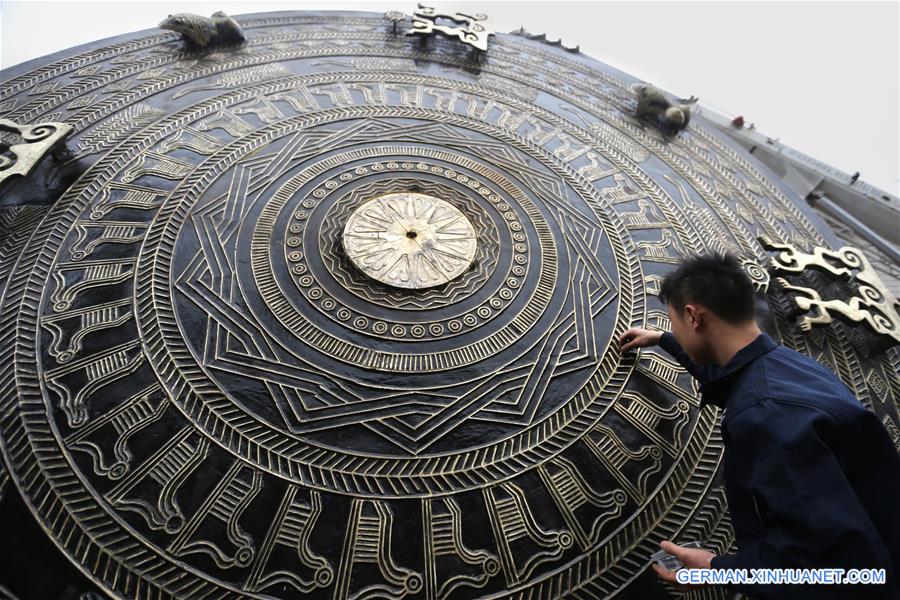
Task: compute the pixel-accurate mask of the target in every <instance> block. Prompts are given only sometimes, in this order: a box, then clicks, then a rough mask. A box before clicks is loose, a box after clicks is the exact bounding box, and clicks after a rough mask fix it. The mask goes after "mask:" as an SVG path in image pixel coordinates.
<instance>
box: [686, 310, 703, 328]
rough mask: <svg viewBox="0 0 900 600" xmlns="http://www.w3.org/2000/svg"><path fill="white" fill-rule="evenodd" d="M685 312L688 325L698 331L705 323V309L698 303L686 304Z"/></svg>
mask: <svg viewBox="0 0 900 600" xmlns="http://www.w3.org/2000/svg"><path fill="white" fill-rule="evenodd" d="M684 313H685V318H684V320H685V322H686V323H687V324H688V327H690V328H691V329H693V330H694V331H697V329H699V328H700V326H701V325H702V324H703V311H702V310H701V309H700V307H699V306H697V305H696V304H685V306H684Z"/></svg>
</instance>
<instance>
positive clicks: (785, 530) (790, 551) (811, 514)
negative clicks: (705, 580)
mask: <svg viewBox="0 0 900 600" xmlns="http://www.w3.org/2000/svg"><path fill="white" fill-rule="evenodd" d="M833 427H834V422H833V421H832V417H830V416H828V415H827V414H825V413H822V412H819V411H816V410H815V409H812V408H809V407H805V406H798V405H793V404H787V403H780V402H777V401H773V400H771V399H763V400H762V402H760V403H759V404H758V405H755V406H752V407H750V408H748V409H746V410H744V411H743V412H742V413H740V414H739V415H737V416H736V417H734V418H733V420H732V422H731V424H730V425H729V435H730V442H729V444H730V446H731V447H732V448H733V449H734V450H736V451H737V452H739V453H740V454H739V455H740V457H741V465H740V466H739V467H737V468H740V469H742V470H744V471H745V473H746V478H745V479H744V481H745V482H746V483H745V485H746V488H747V489H748V491H749V492H751V493H753V494H754V495H755V496H756V497H758V498H760V499H761V500H762V507H761V509H760V510H761V513H762V514H761V515H760V516H761V518H762V519H763V520H764V525H765V529H766V531H765V535H764V536H763V537H762V538H760V539H759V540H757V541H756V542H754V543H752V544H748V545H746V546H745V547H741V548H739V550H738V552H737V553H736V554H731V555H725V556H716V557H715V558H713V559H712V561H711V567H712V568H714V569H748V572H749V570H750V569H758V568H777V569H782V568H832V567H840V568H845V569H847V568H886V569H888V570H890V562H891V559H890V556H888V555H887V553H886V550H885V548H884V545H883V544H882V543H881V542H880V539H879V534H878V532H877V531H876V530H875V527H874V525H873V524H872V521H871V519H870V518H869V516H868V514H867V512H866V510H865V508H864V507H863V506H862V505H861V504H860V502H859V500H858V498H857V496H856V494H855V492H854V491H853V488H852V487H851V486H850V484H849V483H848V481H847V478H846V476H845V475H844V473H843V471H842V470H841V466H840V464H839V463H838V461H837V458H836V457H835V456H834V454H833V453H832V451H831V449H830V448H829V446H828V444H827V443H826V442H825V441H824V439H823V438H827V437H828V436H829V430H830V429H832V428H833ZM738 449H739V450H738ZM734 587H735V588H736V589H738V590H740V591H743V592H745V593H748V594H751V595H753V596H754V597H758V598H767V597H769V595H770V594H772V595H774V594H775V591H776V589H775V586H734ZM779 591H780V593H782V594H783V593H784V590H783V589H780V590H779ZM832 591H837V590H832Z"/></svg>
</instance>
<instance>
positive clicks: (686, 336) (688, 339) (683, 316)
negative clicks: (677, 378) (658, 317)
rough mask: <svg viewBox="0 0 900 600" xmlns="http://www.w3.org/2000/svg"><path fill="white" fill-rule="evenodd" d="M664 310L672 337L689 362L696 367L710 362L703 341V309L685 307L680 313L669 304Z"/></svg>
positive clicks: (709, 356) (707, 345)
mask: <svg viewBox="0 0 900 600" xmlns="http://www.w3.org/2000/svg"><path fill="white" fill-rule="evenodd" d="M666 308H667V310H668V312H669V321H671V323H672V335H673V336H675V339H676V340H677V341H678V343H679V345H681V347H682V348H683V349H684V351H685V352H687V355H688V356H689V357H690V358H691V360H692V361H694V362H695V363H697V364H698V365H702V364H706V363H708V362H710V361H711V360H712V358H711V352H710V350H709V344H707V342H706V339H705V333H706V329H705V327H704V323H703V319H704V316H705V314H704V313H705V312H706V311H705V309H703V307H701V306H698V305H696V304H688V305H686V306H685V307H684V309H683V310H682V311H681V312H680V313H679V311H677V310H676V309H675V307H674V306H672V305H671V304H669V305H667V307H666Z"/></svg>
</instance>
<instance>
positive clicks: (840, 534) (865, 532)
mask: <svg viewBox="0 0 900 600" xmlns="http://www.w3.org/2000/svg"><path fill="white" fill-rule="evenodd" d="M659 345H660V346H661V347H662V348H663V349H664V350H666V351H667V352H668V353H669V354H671V355H672V356H673V357H674V358H675V359H676V360H677V361H678V362H679V363H681V365H682V366H684V367H685V368H686V369H687V370H688V372H690V373H691V374H692V375H693V376H694V377H695V378H697V380H698V381H699V382H700V391H701V394H702V397H701V407H702V406H705V405H706V404H714V405H716V406H718V407H720V408H722V409H723V411H724V412H723V413H722V425H721V429H722V439H723V442H724V445H725V452H724V458H723V474H724V478H725V492H726V495H727V498H728V507H729V512H730V515H731V523H732V525H733V527H734V532H735V537H736V538H737V546H738V552H737V554H730V555H727V556H717V557H715V558H714V559H713V561H712V567H713V568H715V569H741V568H745V569H748V572H749V570H750V569H755V568H778V569H793V568H830V567H840V568H845V569H851V568H867V569H868V568H875V569H880V568H883V569H885V572H886V575H887V583H886V584H885V585H857V586H854V587H845V586H839V587H837V586H829V585H816V586H802V587H798V586H797V585H777V586H776V585H772V586H765V587H760V586H734V587H735V588H736V589H739V590H740V591H742V592H744V593H746V594H750V595H752V596H753V597H754V598H842V599H843V598H857V597H859V598H866V599H875V598H878V599H881V598H890V599H892V600H893V599H896V598H900V585H898V581H897V575H898V574H900V455H898V452H897V449H896V448H895V447H894V444H893V443H892V442H891V439H890V437H889V436H888V433H887V431H886V430H885V428H884V425H882V423H881V422H880V421H879V420H878V417H877V416H876V415H875V414H874V413H872V412H871V411H869V410H867V409H866V408H865V407H863V406H862V405H861V404H860V403H859V401H858V400H857V399H856V398H855V397H854V395H853V394H852V393H851V392H850V390H849V389H848V388H847V386H845V385H844V384H843V382H841V381H840V379H838V378H837V377H836V376H835V375H834V373H832V372H831V371H829V370H828V369H826V368H825V367H823V366H822V365H820V364H819V363H817V362H815V361H814V360H812V359H811V358H809V357H807V356H805V355H803V354H800V353H799V352H795V351H794V350H791V349H789V348H786V347H784V346H781V345H778V344H776V343H775V341H774V340H772V338H771V337H770V336H769V335H767V334H765V333H763V334H761V335H760V336H758V337H757V338H756V339H755V340H754V341H753V342H751V343H750V344H748V345H746V346H744V347H743V348H742V349H741V350H739V351H738V352H737V354H735V355H734V357H733V358H732V359H731V360H730V361H729V362H728V364H726V365H724V366H718V365H697V364H695V363H693V362H692V361H691V359H690V358H689V357H688V356H687V354H686V353H685V352H684V350H683V349H682V348H681V346H680V345H679V344H678V342H677V341H676V340H675V337H674V336H673V335H672V334H671V333H668V332H666V333H664V334H663V335H662V338H661V339H660V342H659Z"/></svg>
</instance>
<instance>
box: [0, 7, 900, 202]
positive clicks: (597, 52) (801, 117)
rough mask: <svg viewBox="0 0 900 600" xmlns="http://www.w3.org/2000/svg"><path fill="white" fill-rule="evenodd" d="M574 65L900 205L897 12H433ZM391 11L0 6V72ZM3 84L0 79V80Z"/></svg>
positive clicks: (636, 9) (663, 9) (785, 9)
mask: <svg viewBox="0 0 900 600" xmlns="http://www.w3.org/2000/svg"><path fill="white" fill-rule="evenodd" d="M425 4H428V5H432V6H436V7H438V8H441V9H450V10H459V11H463V12H483V13H486V14H487V15H488V17H489V18H490V25H491V26H492V27H493V28H494V29H495V30H496V31H501V32H509V31H511V30H513V29H517V28H518V27H519V26H522V25H524V26H525V29H527V30H528V31H530V32H532V33H547V34H548V37H550V38H551V39H556V38H558V37H562V39H563V41H564V42H565V43H566V45H580V46H581V50H582V52H584V53H585V54H587V55H589V56H591V57H593V58H595V59H597V60H599V61H601V62H604V63H606V64H609V65H611V66H613V67H616V68H618V69H620V70H622V71H624V72H626V73H629V74H631V75H634V76H635V77H638V78H640V79H643V80H645V81H648V82H651V83H653V84H655V85H657V86H659V87H661V88H663V89H665V90H667V91H669V92H671V93H673V94H676V95H679V96H683V97H687V96H690V95H691V94H694V95H696V96H699V98H700V103H701V104H702V105H706V106H708V107H710V108H713V109H715V110H717V111H718V112H721V113H724V114H726V115H728V116H734V115H737V114H743V115H744V118H745V119H746V120H747V122H748V123H750V122H753V123H755V124H756V127H757V130H758V131H759V132H761V133H763V134H765V135H767V136H769V137H771V138H778V139H779V140H780V141H781V142H782V143H784V144H787V145H789V146H792V147H793V148H795V149H797V150H799V151H801V152H804V153H806V154H809V155H810V156H812V157H814V158H816V159H818V160H821V161H823V162H825V163H828V164H829V165H831V166H833V167H835V168H838V169H841V170H843V171H845V172H847V173H853V172H855V171H860V172H861V173H862V176H861V179H862V180H863V181H866V182H868V183H870V184H872V185H875V186H878V187H880V188H882V189H884V190H886V191H889V192H891V193H894V194H900V2H898V1H896V0H893V1H891V0H888V1H882V2H850V1H845V2H816V1H807V2H682V1H672V2H637V1H630V2H587V1H586V2H559V1H556V2H548V1H544V2H527V1H522V0H518V1H510V2H496V1H495V2H441V1H437V0H435V1H430V2H429V1H426V2H425ZM415 6H416V0H409V1H403V2H397V1H393V0H385V1H381V0H373V1H362V2H360V1H356V2H339V1H333V2H296V1H295V2H271V1H266V0H260V1H252V2H251V1H244V2H235V1H230V2H226V1H223V2H217V1H212V2H208V1H207V2H198V1H178V2H170V1H154V2H148V1H145V2H128V1H119V2H97V1H90V2H88V1H80V0H71V1H68V2H44V1H30V2H26V1H23V0H16V1H10V0H0V68H6V67H9V66H12V65H15V64H18V63H20V62H23V61H26V60H29V59H32V58H36V57H39V56H43V55H45V54H49V53H51V52H56V51H58V50H62V49H65V48H69V47H71V46H75V45H78V44H83V43H86V42H91V41H95V40H99V39H102V38H105V37H111V36H114V35H118V34H122V33H127V32H131V31H138V30H141V29H147V28H151V27H155V26H156V24H157V23H158V22H159V21H160V20H161V19H163V18H164V17H165V16H166V15H167V14H169V13H176V12H195V13H200V14H204V15H209V14H210V13H212V12H214V11H216V10H224V11H225V12H227V13H229V14H231V15H240V14H245V13H254V12H267V11H275V10H366V11H376V12H382V11H385V10H389V9H396V10H401V11H404V12H406V13H411V12H412V11H413V10H414V9H415ZM2 79H5V77H3V76H2V75H0V80H2Z"/></svg>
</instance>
